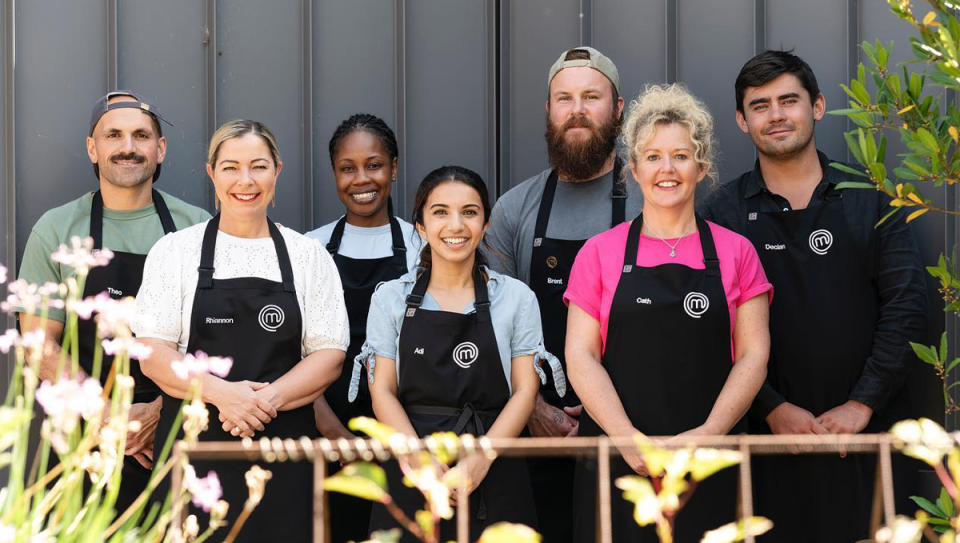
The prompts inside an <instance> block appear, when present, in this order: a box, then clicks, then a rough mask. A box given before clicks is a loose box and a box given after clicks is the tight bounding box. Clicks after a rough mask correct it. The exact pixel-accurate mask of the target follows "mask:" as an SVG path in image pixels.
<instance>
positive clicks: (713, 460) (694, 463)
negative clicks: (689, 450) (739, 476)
mask: <svg viewBox="0 0 960 543" xmlns="http://www.w3.org/2000/svg"><path fill="white" fill-rule="evenodd" d="M741 458H742V456H741V454H740V453H739V452H738V451H728V450H725V449H697V450H695V451H694V452H693V458H691V459H690V463H689V464H688V466H689V469H690V477H692V478H693V480H694V481H702V480H704V479H706V478H707V477H710V476H711V475H713V474H714V473H716V472H718V471H720V470H722V469H725V468H729V467H730V466H735V465H737V464H739V463H740V459H741Z"/></svg>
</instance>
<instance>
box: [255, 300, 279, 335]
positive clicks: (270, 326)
mask: <svg viewBox="0 0 960 543" xmlns="http://www.w3.org/2000/svg"><path fill="white" fill-rule="evenodd" d="M283 319H284V315H283V310H282V309H280V308H279V307H278V306H275V305H273V304H270V305H265V306H263V309H261V310H260V315H259V316H258V317H257V320H258V321H260V327H261V328H263V329H264V330H266V331H267V332H276V331H277V328H280V326H281V325H283Z"/></svg>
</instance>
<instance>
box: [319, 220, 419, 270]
mask: <svg viewBox="0 0 960 543" xmlns="http://www.w3.org/2000/svg"><path fill="white" fill-rule="evenodd" d="M346 225H347V217H346V216H344V217H341V218H340V220H339V221H337V224H336V226H334V227H333V232H332V233H331V234H330V241H328V242H327V251H328V252H329V253H330V254H336V253H337V251H339V250H340V242H341V241H343V230H344V228H346ZM390 236H391V238H392V241H391V243H392V244H393V256H401V257H403V261H404V262H406V261H407V260H406V259H407V246H406V244H404V243H403V230H401V229H400V222H399V221H397V218H396V217H394V216H393V214H391V215H390Z"/></svg>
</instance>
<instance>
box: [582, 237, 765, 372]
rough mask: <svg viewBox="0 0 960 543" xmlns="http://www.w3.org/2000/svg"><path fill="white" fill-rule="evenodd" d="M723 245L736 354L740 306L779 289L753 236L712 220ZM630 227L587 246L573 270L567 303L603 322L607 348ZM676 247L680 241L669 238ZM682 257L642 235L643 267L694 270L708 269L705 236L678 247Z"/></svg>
mask: <svg viewBox="0 0 960 543" xmlns="http://www.w3.org/2000/svg"><path fill="white" fill-rule="evenodd" d="M707 224H708V225H710V232H711V233H712V234H713V242H714V244H715V245H716V247H717V258H719V259H720V279H721V280H722V281H723V290H724V292H725V293H726V295H727V307H728V308H729V310H730V352H731V357H732V356H733V353H734V350H733V327H734V325H735V324H736V322H737V307H739V306H740V305H741V304H743V303H744V302H746V301H747V300H749V299H751V298H753V297H754V296H757V295H759V294H763V293H764V292H767V293H769V294H768V296H769V300H770V301H772V300H773V285H771V284H770V283H769V282H768V281H767V275H766V274H765V273H764V272H763V266H762V265H761V264H760V257H758V256H757V251H756V249H755V248H754V247H753V244H751V243H750V241H749V240H747V238H745V237H743V236H741V235H739V234H736V233H734V232H732V231H730V230H727V229H726V228H724V227H722V226H718V225H716V224H713V223H712V222H709V221H708V222H707ZM629 230H630V223H623V224H620V225H619V226H616V227H615V228H613V229H611V230H608V231H606V232H603V233H602V234H598V235H596V236H594V237H592V238H590V239H589V240H587V243H586V244H584V246H583V248H582V249H580V252H579V253H578V254H577V259H576V261H575V262H574V264H573V269H572V270H571V271H570V281H569V282H568V284H567V291H566V292H565V293H564V294H563V300H564V301H565V302H566V303H567V304H568V305H569V304H570V303H574V304H576V305H577V307H579V308H580V309H582V310H584V311H585V312H586V313H587V314H588V315H591V316H592V317H593V318H595V319H597V320H598V321H600V341H601V347H602V348H603V349H606V346H607V326H608V325H609V324H610V306H611V305H612V304H613V295H614V293H616V291H617V284H618V283H619V282H620V274H621V272H622V271H623V253H624V251H625V249H626V247H627V234H628V232H629ZM667 241H668V242H670V245H673V244H674V243H676V242H677V239H668V240H667ZM676 251H677V256H676V257H672V258H671V257H670V247H668V246H667V245H666V244H665V243H663V242H662V241H660V239H659V238H653V237H649V236H645V235H641V236H640V248H639V250H638V251H637V262H636V264H637V266H639V267H644V268H650V267H654V266H659V265H661V264H683V265H684V266H689V267H691V268H693V269H698V270H702V269H704V267H705V266H704V264H703V248H702V247H701V246H700V234H699V233H698V232H694V233H692V234H688V235H686V236H684V237H683V238H682V239H680V242H679V243H678V244H677V245H676Z"/></svg>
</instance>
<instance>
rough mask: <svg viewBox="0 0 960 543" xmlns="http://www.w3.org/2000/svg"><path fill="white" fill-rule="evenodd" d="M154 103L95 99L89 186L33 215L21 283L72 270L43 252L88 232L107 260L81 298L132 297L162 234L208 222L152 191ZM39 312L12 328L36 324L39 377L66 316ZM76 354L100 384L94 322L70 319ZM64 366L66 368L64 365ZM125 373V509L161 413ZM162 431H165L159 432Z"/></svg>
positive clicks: (103, 373)
mask: <svg viewBox="0 0 960 543" xmlns="http://www.w3.org/2000/svg"><path fill="white" fill-rule="evenodd" d="M161 121H163V122H166V121H164V120H163V118H162V117H161V116H160V113H159V111H158V110H157V108H156V107H155V106H154V105H152V104H149V103H147V102H145V101H143V100H141V99H140V98H139V97H138V95H137V94H134V93H133V92H131V91H116V92H111V93H109V94H107V95H105V96H102V97H101V98H100V99H98V100H97V101H96V102H95V103H94V105H93V112H92V114H91V116H90V131H89V132H88V136H87V138H86V150H87V156H88V157H89V158H90V162H92V163H93V173H94V175H95V176H96V177H97V180H98V187H97V188H98V190H96V191H90V190H87V191H85V192H84V194H83V196H81V197H80V198H78V199H76V200H73V201H71V202H68V203H66V204H64V205H62V206H60V207H56V208H54V209H51V210H49V211H47V212H46V213H44V214H43V216H42V217H40V220H39V221H37V224H36V225H34V227H33V230H32V231H31V232H30V237H29V238H28V239H27V246H26V248H25V249H24V252H23V260H22V262H21V265H20V279H23V280H25V281H27V282H28V283H33V284H37V285H43V284H44V283H65V282H66V281H67V279H68V278H70V277H71V276H73V275H74V273H75V272H74V270H73V269H72V268H70V267H69V266H67V265H65V264H60V263H58V262H54V261H53V260H52V259H51V258H50V255H51V253H53V252H54V251H56V250H57V248H58V247H59V246H60V245H61V244H66V245H68V246H69V245H70V243H71V238H72V237H74V236H79V237H86V236H90V237H92V238H93V240H94V249H95V250H99V249H103V248H107V249H110V250H112V251H113V254H114V256H113V259H111V261H110V263H109V264H108V265H107V266H104V267H99V268H94V269H92V270H91V271H90V274H89V275H88V276H87V279H86V282H85V284H84V293H83V294H84V296H85V297H89V296H95V295H97V294H100V293H106V294H109V295H110V297H112V298H123V297H128V296H136V295H137V291H138V290H139V289H140V282H141V280H142V278H143V264H144V261H145V260H146V256H147V252H149V251H150V248H151V247H153V244H154V243H156V241H157V240H158V239H160V238H161V237H163V235H164V234H165V233H169V232H173V231H175V230H177V229H181V228H186V227H188V226H191V225H193V224H196V223H198V222H201V221H204V220H207V219H209V218H210V214H209V213H207V212H206V211H204V210H202V209H200V208H198V207H195V206H192V205H190V204H188V203H186V202H184V201H182V200H180V199H178V198H174V197H173V196H171V195H169V194H167V193H165V192H160V191H158V190H156V189H154V188H153V185H154V183H156V182H157V179H158V178H159V177H160V163H162V162H163V159H164V157H165V156H166V153H167V140H166V138H164V137H163V132H162V131H161V125H160V122H161ZM39 312H40V309H39V308H34V309H31V310H27V309H26V308H18V317H19V319H20V327H21V329H22V330H23V331H24V332H26V331H29V330H34V329H37V328H39V327H40V326H41V325H42V326H43V329H44V332H45V338H46V342H47V349H46V351H45V353H44V357H43V359H42V360H41V362H40V368H39V373H40V378H41V379H44V380H51V379H53V378H54V377H55V376H56V373H57V367H58V364H59V363H60V342H61V338H62V337H63V335H64V321H65V318H66V315H65V312H64V310H63V309H61V308H50V310H49V314H48V316H47V319H46V320H45V321H43V320H41V319H40V318H39V317H40V313H39ZM77 331H78V336H79V341H78V347H79V348H78V351H79V355H80V356H79V358H80V370H79V372H78V373H80V374H83V375H89V376H95V377H98V378H99V379H100V380H101V382H103V381H106V380H107V376H108V374H109V373H110V369H111V366H112V363H113V357H112V356H109V355H103V358H102V360H101V363H100V364H97V363H96V362H95V348H96V343H97V341H99V338H98V337H97V332H96V325H95V321H94V320H93V318H91V319H89V320H80V322H79V323H78V330H77ZM68 369H69V368H68ZM130 374H131V376H132V377H133V378H134V391H133V404H132V405H131V406H130V412H129V415H128V418H129V420H131V421H138V422H139V423H140V429H139V430H137V431H132V432H129V433H128V434H127V441H126V450H125V453H126V456H125V457H124V465H123V474H122V483H121V486H120V493H119V495H118V497H117V503H116V505H115V507H116V509H117V511H120V512H122V511H124V510H125V509H126V508H127V507H129V506H130V505H131V504H132V503H133V501H134V500H135V499H136V498H137V496H139V495H140V493H141V492H142V491H143V490H144V489H145V488H146V485H147V481H148V479H149V477H150V468H151V467H152V463H153V443H154V433H155V431H156V427H157V421H158V420H159V418H160V389H159V388H158V387H157V385H156V384H154V383H153V382H152V381H150V380H149V379H147V378H146V377H144V376H143V373H142V372H140V365H139V364H138V363H137V361H136V360H131V361H130ZM163 437H166V436H163Z"/></svg>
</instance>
